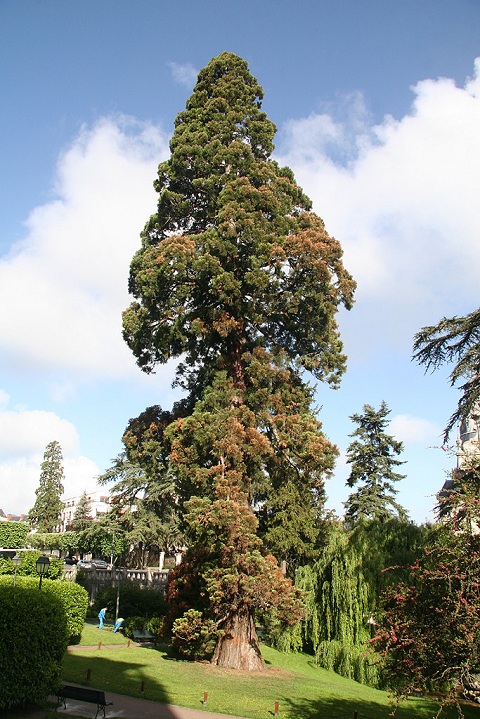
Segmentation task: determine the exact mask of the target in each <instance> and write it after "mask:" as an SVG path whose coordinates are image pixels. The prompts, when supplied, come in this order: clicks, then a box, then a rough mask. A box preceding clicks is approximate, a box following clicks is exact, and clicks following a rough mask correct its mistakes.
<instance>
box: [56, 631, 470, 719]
mask: <svg viewBox="0 0 480 719" xmlns="http://www.w3.org/2000/svg"><path fill="white" fill-rule="evenodd" d="M99 641H101V642H102V646H101V648H100V649H98V642H99ZM110 644H115V645H120V646H115V647H113V648H111V649H110V648H108V645H110ZM122 645H123V646H122ZM82 646H93V647H95V648H94V649H83V648H81V647H82ZM262 653H263V656H264V657H265V660H266V662H267V670H266V671H265V672H262V673H248V672H241V671H235V670H227V669H220V668H218V667H212V666H211V665H210V664H208V663H191V662H186V661H179V660H175V659H172V658H170V657H168V656H167V654H166V653H165V652H164V651H163V650H162V649H159V648H153V647H137V646H135V645H134V644H133V643H131V645H130V646H128V640H127V639H125V637H123V636H122V635H120V634H119V633H117V634H113V632H112V631H111V629H110V630H109V629H108V628H104V629H103V630H102V631H99V630H98V629H97V628H96V626H94V625H85V630H84V632H83V634H82V639H81V644H80V645H79V646H77V647H71V648H70V650H69V651H68V653H67V654H66V656H65V658H64V662H63V680H64V681H71V682H77V683H79V684H85V685H87V686H92V687H98V688H101V689H104V690H105V691H107V692H108V691H111V692H115V693H118V694H127V695H130V696H137V697H144V698H146V699H152V700H154V701H158V702H162V703H169V704H177V705H180V706H184V707H192V708H195V709H201V708H202V701H203V697H204V692H208V699H207V705H206V709H207V711H213V712H220V713H222V714H233V715H236V716H240V717H249V718H250V719H257V718H258V719H271V718H272V716H273V715H274V709H275V702H278V707H279V718H280V719H319V718H322V719H352V718H353V716H354V712H355V711H356V712H358V718H359V719H384V718H385V719H386V718H387V717H388V716H389V715H390V714H391V712H392V705H391V704H390V703H389V697H388V696H387V694H386V693H385V692H380V691H377V690H375V689H370V688H368V687H365V686H363V685H361V684H357V683H356V682H354V681H351V680H349V679H344V678H343V677H340V676H338V675H337V674H335V673H333V672H328V671H326V670H324V669H320V668H318V667H316V666H315V665H314V664H313V663H312V658H311V657H310V656H308V655H306V654H281V653H280V652H277V651H275V650H274V649H271V648H270V647H267V646H262ZM88 675H89V676H90V679H89V680H88V679H87V676H88ZM142 685H143V690H144V691H143V692H142V691H141V689H142ZM437 710H438V704H436V703H435V702H431V701H425V700H409V701H408V702H406V703H404V704H402V705H400V707H399V709H398V711H397V714H396V716H397V717H398V719H432V718H433V717H435V715H436V713H437ZM464 714H465V718H466V719H480V707H478V708H477V707H475V706H466V707H464ZM456 716H457V713H456V711H454V710H448V711H447V712H446V713H445V714H442V718H443V717H444V718H445V719H447V717H452V718H453V717H456Z"/></svg>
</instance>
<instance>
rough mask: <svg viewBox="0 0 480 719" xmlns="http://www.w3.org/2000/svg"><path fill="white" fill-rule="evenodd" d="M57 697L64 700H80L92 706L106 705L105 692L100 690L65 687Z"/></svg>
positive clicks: (61, 688) (59, 691)
mask: <svg viewBox="0 0 480 719" xmlns="http://www.w3.org/2000/svg"><path fill="white" fill-rule="evenodd" d="M57 696H59V697H62V698H64V699H78V700H79V701H84V702H91V703H92V704H105V692H102V691H100V690H99V689H85V688H84V687H72V686H63V687H60V689H59V690H58V692H57Z"/></svg>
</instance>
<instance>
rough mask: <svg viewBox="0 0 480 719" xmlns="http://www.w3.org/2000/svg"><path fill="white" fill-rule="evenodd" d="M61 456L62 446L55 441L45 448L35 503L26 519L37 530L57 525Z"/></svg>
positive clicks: (61, 469) (61, 485) (52, 528)
mask: <svg viewBox="0 0 480 719" xmlns="http://www.w3.org/2000/svg"><path fill="white" fill-rule="evenodd" d="M62 463H63V456H62V448H61V447H60V444H59V443H58V442H56V441H53V442H50V444H48V445H47V447H46V449H45V453H44V455H43V462H42V465H41V471H40V484H39V486H38V489H36V490H35V494H36V496H37V498H36V500H35V504H34V505H33V507H32V509H31V510H30V512H29V513H28V519H29V521H30V523H31V524H32V526H33V527H35V528H36V529H38V531H39V532H54V531H55V529H56V528H57V527H58V523H59V519H60V514H61V512H62V509H63V502H62V501H61V499H60V497H61V496H62V494H63V480H64V474H63V464H62Z"/></svg>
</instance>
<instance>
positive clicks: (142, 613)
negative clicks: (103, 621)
mask: <svg viewBox="0 0 480 719" xmlns="http://www.w3.org/2000/svg"><path fill="white" fill-rule="evenodd" d="M116 604H117V588H116V587H108V588H107V589H104V590H103V591H101V592H99V593H98V594H97V596H96V599H95V602H94V612H95V616H96V615H97V614H98V612H99V611H100V609H101V608H102V607H107V608H108V611H109V612H110V613H115V607H116ZM119 612H120V616H122V617H125V618H127V617H145V618H147V619H150V618H151V617H162V616H163V615H164V614H165V612H166V602H165V597H164V595H163V593H162V592H158V591H156V590H155V589H141V587H137V586H136V585H134V584H130V583H129V582H123V583H122V584H121V585H120V606H119Z"/></svg>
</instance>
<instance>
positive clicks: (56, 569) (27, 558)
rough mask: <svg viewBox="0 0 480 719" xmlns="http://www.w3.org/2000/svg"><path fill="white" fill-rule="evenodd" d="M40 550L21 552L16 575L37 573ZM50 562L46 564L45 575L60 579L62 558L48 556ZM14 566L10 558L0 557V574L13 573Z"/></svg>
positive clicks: (32, 575) (36, 575) (30, 575)
mask: <svg viewBox="0 0 480 719" xmlns="http://www.w3.org/2000/svg"><path fill="white" fill-rule="evenodd" d="M40 554H41V552H39V551H38V550H36V549H31V550H29V551H27V552H21V553H20V556H21V558H22V561H21V562H20V564H19V565H18V567H17V577H36V578H37V580H38V574H37V567H36V564H37V559H38V558H39V556H40ZM49 559H50V564H49V565H48V569H47V572H46V574H45V577H48V579H61V577H63V559H57V557H49ZM14 573H15V567H14V565H13V562H12V560H11V559H0V574H14Z"/></svg>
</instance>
